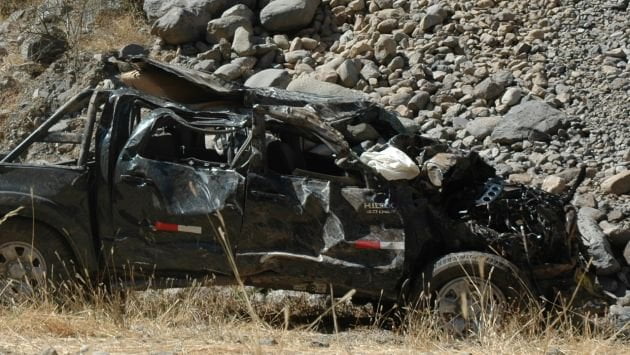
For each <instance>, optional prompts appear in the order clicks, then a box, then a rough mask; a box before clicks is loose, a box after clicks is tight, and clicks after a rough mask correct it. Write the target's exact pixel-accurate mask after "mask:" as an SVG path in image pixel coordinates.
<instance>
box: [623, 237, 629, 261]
mask: <svg viewBox="0 0 630 355" xmlns="http://www.w3.org/2000/svg"><path fill="white" fill-rule="evenodd" d="M623 258H624V259H625V260H626V264H628V265H630V242H628V244H626V247H625V248H624V249H623Z"/></svg>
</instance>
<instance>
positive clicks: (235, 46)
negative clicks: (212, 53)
mask: <svg viewBox="0 0 630 355" xmlns="http://www.w3.org/2000/svg"><path fill="white" fill-rule="evenodd" d="M232 51H234V52H235V53H236V54H238V55H239V56H241V57H243V56H249V55H252V54H254V53H256V49H254V45H253V44H252V33H251V29H250V28H246V27H242V26H241V27H239V28H237V29H236V31H234V40H233V41H232Z"/></svg>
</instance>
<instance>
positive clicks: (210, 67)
mask: <svg viewBox="0 0 630 355" xmlns="http://www.w3.org/2000/svg"><path fill="white" fill-rule="evenodd" d="M193 69H195V70H200V71H207V72H213V71H215V70H216V69H217V62H216V61H214V60H212V59H204V60H201V61H199V63H197V64H195V66H194V67H193Z"/></svg>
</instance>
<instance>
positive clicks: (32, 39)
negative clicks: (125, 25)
mask: <svg viewBox="0 0 630 355" xmlns="http://www.w3.org/2000/svg"><path fill="white" fill-rule="evenodd" d="M67 49H68V42H66V40H65V39H64V37H63V36H61V35H59V36H57V35H48V34H35V35H32V36H29V37H28V38H27V39H26V40H25V41H24V42H23V43H22V46H21V47H20V53H21V54H22V57H23V58H24V59H26V60H29V61H33V62H37V63H41V64H50V63H52V62H54V61H56V60H57V59H58V58H59V57H61V56H62V55H63V54H64V53H65V52H66V50H67Z"/></svg>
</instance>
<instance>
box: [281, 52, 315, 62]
mask: <svg viewBox="0 0 630 355" xmlns="http://www.w3.org/2000/svg"><path fill="white" fill-rule="evenodd" d="M310 55H311V52H309V51H307V50H306V49H298V50H295V51H291V52H287V53H285V54H284V59H285V60H286V61H287V63H291V64H295V63H297V62H298V61H300V60H302V59H304V58H306V57H310Z"/></svg>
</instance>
